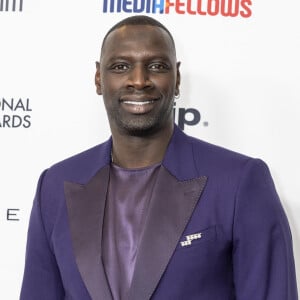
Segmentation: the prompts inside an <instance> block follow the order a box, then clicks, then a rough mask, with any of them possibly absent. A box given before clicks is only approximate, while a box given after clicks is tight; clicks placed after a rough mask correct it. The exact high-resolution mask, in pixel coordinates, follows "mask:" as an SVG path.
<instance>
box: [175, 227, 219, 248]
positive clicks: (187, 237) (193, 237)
mask: <svg viewBox="0 0 300 300" xmlns="http://www.w3.org/2000/svg"><path fill="white" fill-rule="evenodd" d="M216 240H217V226H210V227H207V228H204V229H200V230H195V231H193V232H186V233H185V234H184V235H183V236H182V237H181V239H180V241H179V243H178V245H177V249H176V250H186V249H189V248H192V247H197V246H201V245H203V246H205V244H207V243H208V244H210V243H214V242H216Z"/></svg>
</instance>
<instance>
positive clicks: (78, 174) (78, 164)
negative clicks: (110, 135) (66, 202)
mask: <svg viewBox="0 0 300 300" xmlns="http://www.w3.org/2000/svg"><path fill="white" fill-rule="evenodd" d="M110 151H111V140H110V139H109V140H108V141H106V142H104V143H102V144H99V145H97V146H95V147H92V148H90V149H87V150H85V151H83V152H81V153H78V154H76V155H73V156H71V157H69V158H66V159H64V160H62V161H60V162H58V163H56V164H54V165H52V166H51V167H50V168H49V169H48V170H47V174H46V175H47V177H48V178H49V177H53V178H56V179H57V178H60V179H62V180H64V181H72V182H78V183H83V184H84V183H87V182H88V181H89V180H90V178H91V177H93V176H94V175H95V174H96V173H97V171H98V170H99V169H101V168H102V167H104V166H105V165H107V164H108V163H109V161H110Z"/></svg>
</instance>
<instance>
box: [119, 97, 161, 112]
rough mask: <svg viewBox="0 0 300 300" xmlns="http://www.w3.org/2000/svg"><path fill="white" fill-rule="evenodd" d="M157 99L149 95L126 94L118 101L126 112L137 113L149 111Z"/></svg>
mask: <svg viewBox="0 0 300 300" xmlns="http://www.w3.org/2000/svg"><path fill="white" fill-rule="evenodd" d="M158 100H159V98H154V97H149V96H143V97H135V96H126V97H122V98H121V99H120V103H121V105H122V106H123V108H124V110H125V111H126V112H128V113H131V114H135V115H139V114H146V113H149V112H150V111H151V110H152V109H153V108H154V106H155V104H156V102H157V101H158Z"/></svg>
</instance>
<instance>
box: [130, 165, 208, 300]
mask: <svg viewBox="0 0 300 300" xmlns="http://www.w3.org/2000/svg"><path fill="white" fill-rule="evenodd" d="M205 183H206V177H204V176H203V177H200V178H195V179H192V180H189V181H178V180H177V179H176V178H175V177H173V176H172V175H171V174H170V173H169V172H168V171H167V170H166V169H165V168H164V167H163V166H162V167H161V170H160V173H159V175H158V178H157V184H156V185H155V188H154V191H153V196H152V199H151V203H150V207H149V212H148V216H147V220H146V224H145V231H144V233H143V236H142V240H141V244H140V247H139V250H138V256H137V261H136V266H135V271H134V275H133V280H132V284H131V288H130V292H129V298H128V299H130V300H141V299H143V300H146V299H150V297H151V295H152V294H153V292H154V290H155V288H156V286H157V284H158V282H159V280H160V278H161V276H162V274H163V272H164V271H165V269H166V267H167V264H168V262H169V260H170V258H171V256H172V254H173V252H174V250H175V248H176V245H177V243H178V242H179V240H180V237H181V235H182V233H183V231H184V229H185V227H186V225H187V223H188V221H189V219H190V217H191V215H192V212H193V210H194V208H195V206H196V204H197V202H198V200H199V198H200V195H201V193H202V191H203V189H204V186H205Z"/></svg>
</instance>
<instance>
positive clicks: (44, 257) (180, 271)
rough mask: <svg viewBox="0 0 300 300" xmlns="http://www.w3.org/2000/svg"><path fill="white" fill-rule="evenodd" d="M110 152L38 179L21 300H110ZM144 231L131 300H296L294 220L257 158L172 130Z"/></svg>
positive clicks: (88, 155) (88, 154)
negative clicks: (106, 259)
mask: <svg viewBox="0 0 300 300" xmlns="http://www.w3.org/2000/svg"><path fill="white" fill-rule="evenodd" d="M110 153H111V140H109V141H108V142H106V143H103V144H101V145H99V146H96V147H94V148H92V149H90V150H88V151H85V152H83V153H81V154H79V155H76V156H73V157H71V158H69V159H67V160H64V161H63V162H60V163H58V164H56V165H54V166H52V167H51V168H50V169H48V170H46V171H45V172H44V173H43V174H42V176H41V178H40V180H39V184H38V188H37V193H36V197H35V200H34V204H33V208H32V213H31V218H30V225H29V230H28V242H27V251H26V263H25V271H24V279H23V285H22V291H21V297H20V299H21V300H62V299H65V300H71V299H72V300H91V299H92V300H110V299H112V298H111V293H110V288H109V284H108V282H107V279H106V275H105V272H104V268H103V264H102V255H101V248H102V247H101V241H102V238H101V235H102V224H103V215H104V207H105V199H106V190H107V185H108V179H109V164H110ZM133 184H134V183H133ZM145 226H146V229H145V231H144V233H143V236H142V240H141V244H140V247H139V250H138V256H137V261H136V266H135V271H134V275H133V280H132V285H131V288H130V295H129V297H128V299H129V300H146V299H152V300H169V299H170V300H185V299H187V300H193V299H197V300H198V299H203V300H234V299H239V300H241V299H242V300H254V299H255V300H267V299H269V300H296V299H297V288H296V279H295V267H294V259H293V251H292V238H291V233H290V229H289V225H288V221H287V218H286V216H285V213H284V211H283V208H282V206H281V203H280V200H279V198H278V196H277V193H276V191H275V187H274V184H273V181H272V178H271V175H270V173H269V170H268V168H267V166H266V165H265V163H264V162H262V161H261V160H257V159H253V158H249V157H246V156H243V155H240V154H237V153H234V152H231V151H228V150H225V149H223V148H220V147H217V146H214V145H211V144H208V143H206V142H203V141H200V140H198V139H195V138H192V137H188V136H187V135H185V134H184V133H183V132H181V131H180V130H179V129H178V128H177V127H175V129H174V134H173V137H172V139H171V141H170V144H169V146H168V149H167V152H166V155H165V157H164V160H163V163H162V168H161V169H160V172H159V175H158V179H157V184H156V186H155V190H154V192H153V198H152V200H151V204H150V207H149V214H148V217H147V219H146V225H145ZM193 234H198V238H197V239H194V240H192V241H191V243H190V245H188V244H189V243H181V242H184V241H186V240H187V239H188V238H187V236H190V235H193ZM199 237H200V238H199ZM186 244H187V245H186Z"/></svg>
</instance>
